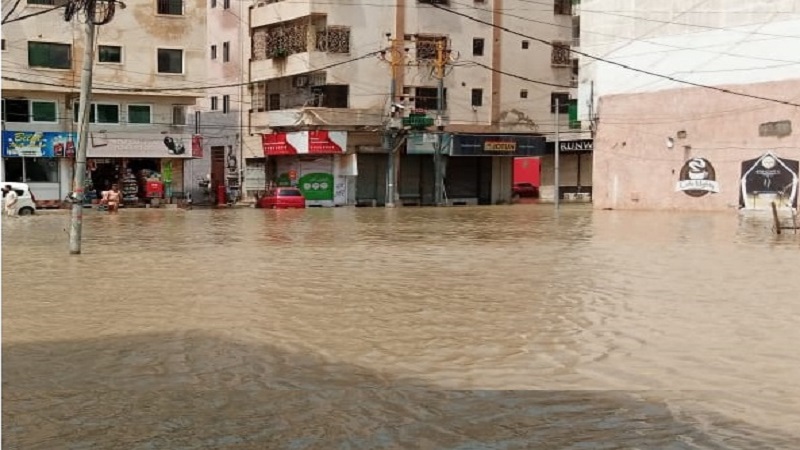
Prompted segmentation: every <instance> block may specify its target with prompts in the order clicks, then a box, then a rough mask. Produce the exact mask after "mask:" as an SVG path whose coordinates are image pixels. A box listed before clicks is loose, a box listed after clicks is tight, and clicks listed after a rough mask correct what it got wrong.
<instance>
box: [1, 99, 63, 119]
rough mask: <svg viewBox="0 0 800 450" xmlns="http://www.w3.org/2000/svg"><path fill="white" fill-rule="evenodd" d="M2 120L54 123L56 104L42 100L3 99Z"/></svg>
mask: <svg viewBox="0 0 800 450" xmlns="http://www.w3.org/2000/svg"><path fill="white" fill-rule="evenodd" d="M3 120H5V121H6V122H15V123H27V122H41V123H56V122H58V104H57V103H56V102H51V101H44V100H26V99H4V100H3Z"/></svg>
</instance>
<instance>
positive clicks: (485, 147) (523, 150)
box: [450, 134, 545, 157]
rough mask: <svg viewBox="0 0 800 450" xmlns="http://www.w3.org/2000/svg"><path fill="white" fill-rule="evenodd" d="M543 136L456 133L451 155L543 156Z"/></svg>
mask: <svg viewBox="0 0 800 450" xmlns="http://www.w3.org/2000/svg"><path fill="white" fill-rule="evenodd" d="M544 153H545V138H544V137H543V136H524V135H513V134H454V135H453V138H452V146H451V148H450V155H451V156H509V157H514V156H542V155H544Z"/></svg>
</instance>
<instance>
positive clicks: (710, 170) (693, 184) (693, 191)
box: [675, 158, 719, 197]
mask: <svg viewBox="0 0 800 450" xmlns="http://www.w3.org/2000/svg"><path fill="white" fill-rule="evenodd" d="M675 190H676V191H683V193H685V194H686V195H688V196H690V197H702V196H704V195H708V194H709V193H712V192H713V193H718V192H719V182H717V173H716V171H715V170H714V166H712V165H711V163H710V162H709V161H708V160H707V159H705V158H692V159H690V160H688V161H686V163H684V165H683V168H681V173H680V175H679V179H678V184H677V186H676V187H675Z"/></svg>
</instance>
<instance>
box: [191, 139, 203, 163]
mask: <svg viewBox="0 0 800 450" xmlns="http://www.w3.org/2000/svg"><path fill="white" fill-rule="evenodd" d="M202 157H203V136H200V135H199V134H195V135H194V136H192V158H202Z"/></svg>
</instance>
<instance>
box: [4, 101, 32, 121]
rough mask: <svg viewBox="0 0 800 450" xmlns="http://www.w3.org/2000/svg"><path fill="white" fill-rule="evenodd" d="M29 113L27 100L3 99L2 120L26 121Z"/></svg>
mask: <svg viewBox="0 0 800 450" xmlns="http://www.w3.org/2000/svg"><path fill="white" fill-rule="evenodd" d="M30 115H31V112H30V102H29V101H28V100H3V120H5V121H6V122H28V120H29V119H30Z"/></svg>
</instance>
